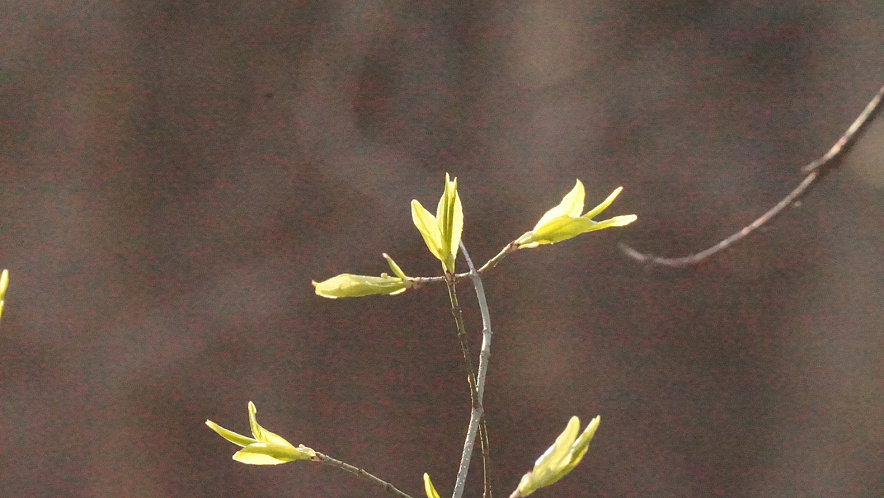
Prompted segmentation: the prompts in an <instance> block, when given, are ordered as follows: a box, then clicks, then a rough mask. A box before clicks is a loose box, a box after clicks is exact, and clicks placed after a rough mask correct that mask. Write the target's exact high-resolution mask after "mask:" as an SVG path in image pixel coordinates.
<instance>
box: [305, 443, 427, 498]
mask: <svg viewBox="0 0 884 498" xmlns="http://www.w3.org/2000/svg"><path fill="white" fill-rule="evenodd" d="M313 461H315V462H320V463H324V464H327V465H331V466H332V467H337V468H339V469H343V470H346V471H347V472H350V473H351V474H355V475H357V476H359V477H362V478H364V479H368V480H369V481H371V482H373V483H375V484H377V485H378V486H381V487H382V488H384V490H386V491H387V492H388V493H390V494H391V495H393V496H398V497H400V498H412V497H411V495H408V494H406V493H403V492H402V491H400V490H399V489H396V486H393V485H392V484H390V483H388V482H387V481H385V480H383V479H381V478H379V477H377V476H375V475H372V474H369V473H368V472H366V471H365V470H363V469H360V468H359V467H354V466H352V465H350V464H349V463H344V462H342V461H340V460H336V459H334V458H332V457H330V456H328V455H325V454H323V453H320V452H318V451H317V452H316V456H315V457H314V458H313Z"/></svg>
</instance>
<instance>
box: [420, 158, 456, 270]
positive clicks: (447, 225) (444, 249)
mask: <svg viewBox="0 0 884 498" xmlns="http://www.w3.org/2000/svg"><path fill="white" fill-rule="evenodd" d="M411 220H412V221H413V222H414V226H415V227H417V229H418V231H419V232H420V233H421V237H423V239H424V243H425V244H426V245H427V248H428V249H429V250H430V253H432V254H433V256H435V257H436V259H438V260H439V261H441V262H442V267H443V268H444V269H445V271H446V272H448V273H454V260H455V256H457V250H458V246H460V236H461V234H462V233H463V206H462V205H461V203H460V195H458V193H457V178H455V179H454V180H451V179H450V177H449V175H448V173H445V190H444V192H443V193H442V197H441V198H440V199H439V205H438V206H437V207H436V216H433V215H432V214H431V213H430V212H429V211H427V210H426V208H424V206H423V205H422V204H421V203H420V202H418V201H417V200H412V201H411Z"/></svg>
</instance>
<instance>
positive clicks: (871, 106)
mask: <svg viewBox="0 0 884 498" xmlns="http://www.w3.org/2000/svg"><path fill="white" fill-rule="evenodd" d="M882 97H884V86H882V87H881V89H880V90H878V93H876V94H875V96H874V97H873V98H872V100H871V101H870V102H869V103H868V105H866V107H865V109H863V111H862V112H861V113H860V115H859V116H858V117H857V118H856V120H854V121H853V123H852V124H851V125H850V127H848V128H847V131H845V132H844V134H843V135H841V138H839V139H838V141H837V142H835V145H833V146H832V148H831V149H829V151H828V152H826V153H825V154H823V156H822V157H820V158H819V159H816V160H815V161H813V162H811V163H809V164H807V165H806V166H804V167H803V168H801V171H802V172H804V173H806V174H807V176H806V177H805V178H804V180H802V181H801V183H799V184H798V186H797V187H795V188H794V189H793V190H792V191H791V192H789V194H788V195H787V196H786V197H784V198H783V200H781V201H780V202H778V203H777V204H776V205H775V206H774V207H772V208H770V209H769V210H767V212H766V213H764V214H763V215H761V216H760V217H759V218H758V219H756V220H755V221H753V222H752V223H750V224H749V225H747V226H745V227H743V229H741V230H740V231H739V232H737V233H735V234H733V235H731V236H730V237H728V238H726V239H724V240H722V241H721V242H719V243H717V244H715V245H714V246H712V247H710V248H708V249H705V250H703V251H700V252H698V253H695V254H691V255H688V256H684V257H680V258H666V257H662V256H654V255H652V254H645V253H641V252H638V251H636V250H635V249H633V248H631V247H629V246H627V245H626V244H620V250H622V251H623V252H624V253H625V254H626V255H627V256H629V257H631V258H632V259H635V260H636V261H640V262H643V263H654V264H658V265H663V266H671V267H673V268H677V267H680V266H689V265H693V264H697V263H699V262H701V261H703V260H705V259H706V258H708V257H710V256H712V255H713V254H715V253H717V252H719V251H722V250H724V249H727V248H728V247H730V246H732V245H734V244H736V243H737V242H739V241H740V240H742V239H744V238H745V237H746V236H748V235H749V234H750V233H752V232H754V231H755V230H756V229H758V228H759V227H761V226H762V225H764V224H765V223H767V222H769V221H770V220H772V219H773V218H775V217H776V216H777V215H779V214H780V213H782V212H783V210H784V209H786V207H788V206H789V205H790V204H792V203H793V202H795V201H797V200H798V199H799V198H801V196H802V195H804V194H805V193H806V192H807V190H808V189H810V187H811V186H812V185H813V184H814V182H816V181H817V180H818V179H819V178H821V177H822V176H823V174H824V173H826V172H827V171H828V170H831V169H833V168H834V167H835V165H836V162H835V161H834V160H835V159H836V158H838V157H839V156H841V155H843V154H844V152H846V151H847V149H848V148H849V147H848V146H849V145H850V144H851V143H853V142H854V141H855V139H856V137H857V134H858V133H859V132H860V130H861V129H862V128H863V127H864V126H865V125H866V123H868V122H869V118H870V117H871V116H872V115H873V114H874V113H875V111H876V110H877V109H878V106H879V104H880V103H881V99H882Z"/></svg>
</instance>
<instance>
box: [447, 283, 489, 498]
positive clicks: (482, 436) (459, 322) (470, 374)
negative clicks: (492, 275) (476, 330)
mask: <svg viewBox="0 0 884 498" xmlns="http://www.w3.org/2000/svg"><path fill="white" fill-rule="evenodd" d="M448 277H449V278H447V279H446V280H445V283H446V284H447V287H448V297H449V299H450V300H451V314H452V315H454V323H455V326H456V327H457V338H458V340H459V342H460V348H461V351H462V353H463V358H464V365H465V366H466V371H467V382H468V383H469V386H470V406H471V408H474V407H476V406H477V405H481V402H480V401H479V396H478V392H477V390H476V371H475V369H474V368H473V357H472V355H471V354H470V346H469V342H468V340H467V331H466V327H464V323H463V311H462V310H461V308H460V303H459V302H458V299H457V289H456V285H455V279H454V275H451V274H448ZM479 441H480V443H481V444H482V466H483V470H484V474H483V475H484V479H485V490H486V496H487V494H488V490H489V488H490V485H489V484H490V479H489V475H488V467H489V462H488V459H487V457H488V427H487V425H486V424H485V419H484V417H483V418H482V424H481V425H480V426H479Z"/></svg>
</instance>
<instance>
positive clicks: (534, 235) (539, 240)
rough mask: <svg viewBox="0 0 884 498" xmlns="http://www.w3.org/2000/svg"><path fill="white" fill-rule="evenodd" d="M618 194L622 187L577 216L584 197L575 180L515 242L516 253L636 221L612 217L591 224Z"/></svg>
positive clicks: (632, 215)
mask: <svg viewBox="0 0 884 498" xmlns="http://www.w3.org/2000/svg"><path fill="white" fill-rule="evenodd" d="M622 190H623V187H618V188H617V189H616V190H614V192H613V193H611V195H609V196H608V198H607V199H605V200H604V201H602V203H601V204H599V205H598V206H596V207H594V208H592V209H591V210H589V211H588V212H587V213H586V214H583V215H581V214H580V212H581V211H583V202H584V197H585V195H586V193H585V190H584V188H583V183H581V182H580V180H577V183H576V184H575V185H574V188H573V189H571V191H570V192H568V194H567V195H565V197H564V198H563V199H562V202H560V203H559V205H558V206H556V207H554V208H552V209H550V210H549V211H547V212H546V213H544V215H543V216H542V217H541V218H540V221H538V222H537V225H535V226H534V229H533V230H531V231H530V232H526V233H525V234H523V235H522V236H521V237H519V238H518V239H517V240H516V246H517V247H518V248H519V249H524V248H531V247H537V246H539V245H545V244H555V243H556V242H561V241H563V240H568V239H570V238H573V237H576V236H578V235H580V234H582V233H586V232H594V231H596V230H602V229H605V228H609V227H621V226H624V225H628V224H630V223H632V222H633V221H635V220H636V219H637V217H636V216H635V215H634V214H630V215H626V216H615V217H613V218H610V219H607V220H604V221H594V220H593V219H592V218H593V217H595V216H597V215H598V214H600V213H601V212H602V211H604V210H605V209H607V207H608V206H610V205H611V203H612V202H614V199H616V198H617V196H618V195H619V194H620V192H621V191H622Z"/></svg>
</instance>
